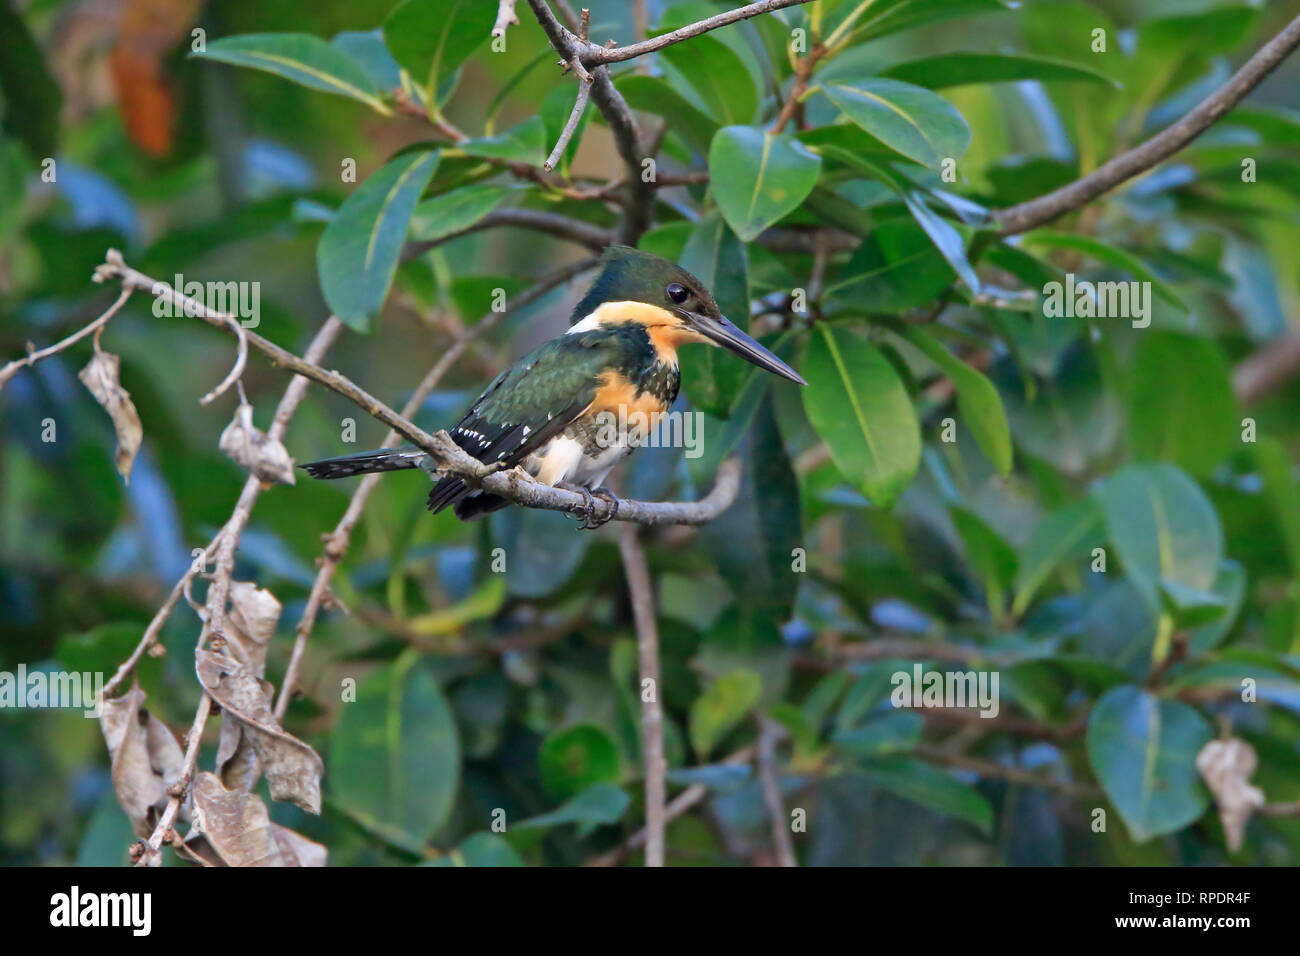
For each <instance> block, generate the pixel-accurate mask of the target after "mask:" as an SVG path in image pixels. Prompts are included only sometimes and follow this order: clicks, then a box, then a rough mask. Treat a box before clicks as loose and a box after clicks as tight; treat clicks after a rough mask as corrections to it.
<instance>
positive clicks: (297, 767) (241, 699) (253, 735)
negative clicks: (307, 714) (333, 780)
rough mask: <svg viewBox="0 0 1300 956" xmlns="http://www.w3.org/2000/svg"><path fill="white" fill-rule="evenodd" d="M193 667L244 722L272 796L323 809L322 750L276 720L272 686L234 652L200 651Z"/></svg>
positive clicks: (214, 696)
mask: <svg viewBox="0 0 1300 956" xmlns="http://www.w3.org/2000/svg"><path fill="white" fill-rule="evenodd" d="M195 669H196V671H197V672H198V677H199V682H200V683H201V684H203V686H204V687H206V688H207V690H208V694H209V696H210V697H211V698H212V699H213V700H214V701H216V702H217V703H218V704H220V705H221V708H222V710H224V711H226V712H227V713H229V714H231V716H233V717H235V718H238V720H239V722H240V723H241V724H243V735H244V736H245V737H247V738H248V741H249V743H250V744H252V747H253V751H254V752H255V753H256V755H257V759H258V760H259V761H261V764H262V768H263V771H264V772H265V774H266V782H267V783H268V784H269V785H270V788H271V796H272V798H274V799H276V800H291V801H293V802H294V803H296V804H297V805H298V806H300V807H302V808H303V809H304V810H306V811H308V812H310V813H320V777H321V773H322V771H323V770H324V764H323V763H322V761H321V758H320V754H318V753H316V751H315V750H313V749H312V748H311V747H309V746H308V745H307V744H305V743H303V742H302V741H301V740H299V739H298V738H297V737H295V736H293V735H292V734H290V733H287V732H286V731H285V730H283V729H282V728H281V727H280V725H279V724H278V723H277V722H276V719H275V714H274V713H273V712H272V710H271V695H270V693H269V685H267V684H265V683H264V682H263V681H260V680H258V678H257V675H256V674H254V673H253V672H252V671H251V670H250V669H249V668H247V667H246V666H245V665H244V664H242V663H241V662H239V661H237V660H235V659H234V658H233V657H227V656H225V655H224V654H217V653H214V652H212V651H198V652H197V654H196V655H195ZM231 756H232V757H233V756H234V754H233V753H232V755H231Z"/></svg>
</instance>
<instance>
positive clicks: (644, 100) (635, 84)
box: [614, 73, 718, 153]
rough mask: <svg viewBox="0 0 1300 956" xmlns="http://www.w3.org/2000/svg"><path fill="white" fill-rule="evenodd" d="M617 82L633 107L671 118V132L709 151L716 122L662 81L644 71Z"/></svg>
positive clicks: (619, 79) (699, 150)
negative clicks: (645, 73)
mask: <svg viewBox="0 0 1300 956" xmlns="http://www.w3.org/2000/svg"><path fill="white" fill-rule="evenodd" d="M614 85H615V86H616V87H617V88H618V91H619V92H620V93H622V94H623V99H625V100H627V105H628V106H630V107H632V109H634V110H644V111H646V112H648V113H654V114H655V115H656V116H663V117H671V118H672V122H671V123H670V125H669V127H668V129H669V132H672V133H677V134H678V135H679V136H681V138H682V139H683V140H685V141H686V144H687V145H688V146H690V147H691V149H693V150H695V151H697V152H699V153H707V152H708V151H709V143H711V142H712V141H713V134H714V133H715V132H717V129H718V123H717V121H716V120H714V119H713V117H711V116H708V115H707V114H705V113H704V112H703V111H701V110H699V109H696V108H695V107H694V106H692V105H691V104H690V103H689V102H688V101H687V99H686V97H684V96H682V95H681V94H680V93H678V92H677V91H676V90H674V89H673V88H672V87H671V86H669V85H668V84H667V83H665V82H664V81H663V80H661V79H658V78H657V77H653V76H646V75H644V74H642V73H624V74H623V75H622V76H620V77H619V78H618V79H617V80H616V81H615V83H614Z"/></svg>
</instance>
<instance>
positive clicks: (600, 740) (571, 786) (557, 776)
mask: <svg viewBox="0 0 1300 956" xmlns="http://www.w3.org/2000/svg"><path fill="white" fill-rule="evenodd" d="M537 763H538V766H539V768H540V770H541V774H542V786H543V787H545V788H546V792H547V793H549V794H551V795H552V796H554V797H560V798H565V797H571V796H573V795H574V794H575V793H578V792H579V791H580V790H585V789H587V788H588V787H590V786H591V785H592V784H596V783H601V782H606V783H617V782H618V751H617V750H616V749H615V747H614V741H612V740H610V739H609V735H608V734H606V733H605V732H604V731H603V730H601V729H600V728H599V727H597V726H595V725H594V724H578V725H577V726H576V727H570V728H568V729H567V730H558V731H555V732H554V733H552V734H551V735H550V736H549V737H547V738H546V739H545V740H544V741H542V749H541V751H540V752H539V753H538V755H537Z"/></svg>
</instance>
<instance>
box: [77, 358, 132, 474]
mask: <svg viewBox="0 0 1300 956" xmlns="http://www.w3.org/2000/svg"><path fill="white" fill-rule="evenodd" d="M120 366H121V360H120V359H119V358H118V357H117V356H116V355H114V354H113V353H112V352H105V351H103V350H102V349H100V347H99V339H98V338H96V339H95V354H94V355H93V356H91V359H90V361H89V362H88V363H87V364H86V367H85V368H83V369H82V370H81V371H80V372H78V373H77V378H79V379H81V381H82V383H83V384H84V385H85V386H86V388H88V389H89V390H90V394H91V395H94V396H95V401H97V402H99V404H100V405H102V406H103V408H104V410H105V411H106V412H108V417H109V418H111V419H112V420H113V428H114V429H116V431H117V470H118V472H119V473H120V474H121V476H122V480H123V481H128V482H129V481H130V480H131V466H132V465H133V464H135V456H136V452H138V451H139V450H140V442H141V441H143V440H144V429H143V428H142V427H141V425H140V415H139V413H138V412H137V411H136V410H135V405H134V404H133V403H132V402H131V393H130V392H128V391H127V390H126V389H124V388H123V387H122V385H121V383H120V382H119V381H118V370H119V367H120Z"/></svg>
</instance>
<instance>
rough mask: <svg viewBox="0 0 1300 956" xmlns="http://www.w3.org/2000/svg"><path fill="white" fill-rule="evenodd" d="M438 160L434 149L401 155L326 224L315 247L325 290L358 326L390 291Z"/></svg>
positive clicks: (333, 303) (340, 311)
mask: <svg viewBox="0 0 1300 956" xmlns="http://www.w3.org/2000/svg"><path fill="white" fill-rule="evenodd" d="M437 166H438V154H437V153H436V152H411V153H406V154H405V155H402V156H398V157H397V158H396V159H394V160H392V161H391V162H389V163H388V165H386V166H385V167H384V168H383V169H380V170H379V171H378V172H376V173H374V174H373V175H372V176H370V178H369V179H367V180H366V181H365V182H364V183H362V184H361V185H360V186H358V187H357V189H356V191H355V192H353V193H352V195H350V196H349V197H348V198H347V199H346V200H344V202H343V205H342V206H341V207H339V210H338V212H337V213H336V214H335V216H334V218H333V219H332V220H330V223H329V225H328V226H326V227H325V232H324V234H323V235H322V236H321V240H320V246H319V247H318V248H317V250H316V266H317V269H318V270H319V273H320V283H321V292H322V293H324V295H325V301H326V302H327V303H328V304H329V307H330V309H331V310H333V312H334V314H335V315H337V316H338V317H339V318H340V319H342V320H343V321H344V322H346V323H347V324H348V325H350V326H351V327H352V328H354V329H356V330H357V331H359V332H364V331H366V330H367V329H369V327H370V320H371V319H372V318H373V317H375V316H376V315H378V314H379V310H380V308H381V307H382V306H383V304H384V299H386V298H387V297H388V289H389V287H390V286H391V285H392V283H393V274H394V273H395V272H396V271H397V261H398V259H399V258H400V257H401V254H402V246H403V244H404V243H405V242H406V233H407V229H408V227H409V226H410V223H411V216H412V214H414V212H415V207H416V204H417V203H418V202H419V199H420V194H421V193H422V192H424V187H425V186H427V185H429V180H430V179H432V178H433V171H434V169H436V168H437Z"/></svg>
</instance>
